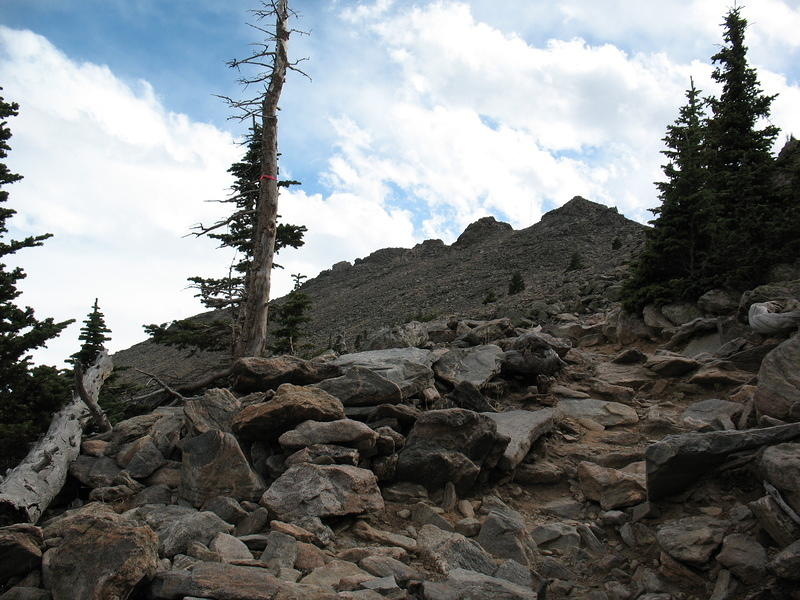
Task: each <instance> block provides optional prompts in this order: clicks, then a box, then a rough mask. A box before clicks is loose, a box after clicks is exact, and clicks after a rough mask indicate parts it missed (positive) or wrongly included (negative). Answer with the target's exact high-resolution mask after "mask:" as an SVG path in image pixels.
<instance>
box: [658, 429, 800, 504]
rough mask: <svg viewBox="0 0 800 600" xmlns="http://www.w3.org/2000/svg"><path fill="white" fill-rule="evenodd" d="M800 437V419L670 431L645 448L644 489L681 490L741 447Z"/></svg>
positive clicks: (660, 492) (663, 493) (660, 495)
mask: <svg viewBox="0 0 800 600" xmlns="http://www.w3.org/2000/svg"><path fill="white" fill-rule="evenodd" d="M798 438H800V423H792V424H789V425H779V426H777V427H767V428H765V429H749V430H746V431H712V432H708V433H685V434H681V435H670V436H667V437H665V438H664V439H663V440H661V441H660V442H656V443H655V444H651V445H650V446H648V447H647V450H646V451H645V460H646V462H647V492H648V495H649V498H650V499H651V500H658V499H660V498H664V497H666V496H670V495H672V494H677V493H678V492H681V491H682V490H684V489H685V488H686V487H687V486H688V485H689V484H691V483H692V482H693V481H695V480H696V479H697V478H698V477H700V476H701V475H703V474H705V473H707V472H709V471H711V470H713V469H715V468H716V467H718V466H719V465H721V464H722V463H724V462H725V460H726V459H727V457H728V455H730V454H731V453H733V452H739V451H741V450H752V449H755V448H759V447H761V446H772V445H775V444H780V443H783V442H790V441H794V440H797V439H798Z"/></svg>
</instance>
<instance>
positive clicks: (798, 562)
mask: <svg viewBox="0 0 800 600" xmlns="http://www.w3.org/2000/svg"><path fill="white" fill-rule="evenodd" d="M769 570H770V571H772V572H773V573H775V575H777V576H778V577H782V578H783V579H788V580H790V581H800V540H797V541H796V542H794V543H792V544H789V545H788V546H786V548H784V549H783V550H781V551H780V552H778V553H777V554H776V555H775V556H774V557H772V560H771V561H769Z"/></svg>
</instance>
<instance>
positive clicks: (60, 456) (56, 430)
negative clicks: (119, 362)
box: [0, 354, 111, 526]
mask: <svg viewBox="0 0 800 600" xmlns="http://www.w3.org/2000/svg"><path fill="white" fill-rule="evenodd" d="M110 364H111V358H110V357H109V356H108V355H107V354H104V355H101V359H100V360H99V361H98V363H96V364H95V365H93V366H92V367H91V368H89V369H88V370H87V372H86V374H85V375H84V377H83V378H82V383H83V387H84V390H85V392H86V393H87V395H88V397H90V398H92V399H94V400H95V402H96V399H97V396H98V394H99V393H100V387H101V386H102V385H103V382H104V381H105V378H106V377H108V374H109V373H110V372H111V368H110V367H109V365H110ZM88 414H89V408H88V407H87V405H86V404H85V403H84V401H83V400H82V399H81V397H80V395H79V394H78V393H77V392H76V393H74V394H73V396H72V401H71V402H70V403H69V404H67V405H66V406H65V407H64V408H62V409H61V410H60V411H58V412H57V413H56V414H55V415H53V420H52V421H51V422H50V427H49V428H48V430H47V433H45V435H44V437H42V439H41V440H39V442H37V443H36V445H35V446H34V447H33V448H31V451H30V452H28V455H27V456H26V457H25V458H24V459H23V461H22V462H21V463H20V464H19V465H17V467H16V468H14V469H13V470H12V471H11V473H9V475H8V477H6V478H5V479H4V480H3V482H2V483H0V526H3V525H8V524H11V523H23V522H24V523H36V522H37V521H38V520H39V518H40V517H41V516H42V514H43V513H44V511H45V510H46V509H47V507H48V506H49V505H50V502H52V500H53V498H55V497H56V495H57V494H58V493H59V492H60V491H61V488H62V487H63V485H64V482H65V481H66V479H67V471H68V469H69V465H70V463H71V462H72V461H74V460H75V459H76V458H77V457H78V454H79V453H80V448H81V437H82V435H83V423H82V421H84V420H85V419H86V417H87V416H88Z"/></svg>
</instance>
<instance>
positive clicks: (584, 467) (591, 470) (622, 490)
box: [578, 461, 647, 510]
mask: <svg viewBox="0 0 800 600" xmlns="http://www.w3.org/2000/svg"><path fill="white" fill-rule="evenodd" d="M634 464H635V465H638V466H640V467H641V466H642V465H641V463H638V464H637V463H634ZM578 481H579V482H580V487H581V491H582V492H583V495H584V496H586V497H587V498H589V499H590V500H594V501H595V502H599V503H600V506H601V507H602V508H603V510H613V509H615V508H622V507H625V506H633V505H635V504H640V503H642V502H644V500H645V499H646V498H647V490H646V489H645V478H644V476H643V475H641V474H640V472H637V469H636V468H635V467H634V468H628V469H627V470H618V469H611V468H608V467H601V466H600V465H596V464H594V463H590V462H587V461H583V462H581V463H580V464H579V465H578Z"/></svg>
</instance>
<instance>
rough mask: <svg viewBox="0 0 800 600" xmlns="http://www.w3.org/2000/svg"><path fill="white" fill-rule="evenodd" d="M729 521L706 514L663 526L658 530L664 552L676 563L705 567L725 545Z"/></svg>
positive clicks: (659, 542) (658, 537)
mask: <svg viewBox="0 0 800 600" xmlns="http://www.w3.org/2000/svg"><path fill="white" fill-rule="evenodd" d="M730 526H731V524H730V522H729V521H723V520H720V519H714V518H712V517H707V516H704V515H701V516H697V517H684V518H682V519H673V520H671V521H667V522H665V523H663V524H662V525H661V526H660V527H659V528H658V530H657V531H656V540H657V541H658V545H659V546H660V547H661V549H662V550H663V551H664V552H666V553H667V554H669V555H670V556H671V557H672V558H674V559H675V560H679V561H681V562H685V563H688V564H690V565H694V566H702V565H703V564H705V563H706V562H707V561H708V560H709V559H710V558H711V555H712V554H714V552H715V551H716V549H717V548H719V547H720V544H722V540H723V538H724V537H725V533H726V532H727V530H728V529H729V528H730Z"/></svg>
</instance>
